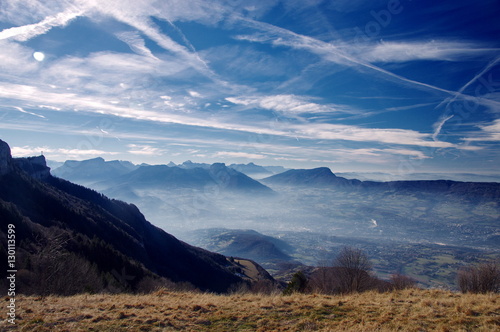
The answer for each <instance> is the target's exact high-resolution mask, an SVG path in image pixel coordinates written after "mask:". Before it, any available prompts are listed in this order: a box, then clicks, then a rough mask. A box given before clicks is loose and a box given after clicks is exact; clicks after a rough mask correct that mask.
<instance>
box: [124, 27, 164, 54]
mask: <svg viewBox="0 0 500 332" xmlns="http://www.w3.org/2000/svg"><path fill="white" fill-rule="evenodd" d="M116 36H117V37H118V39H120V40H121V41H123V42H124V43H126V44H127V45H128V46H129V47H130V49H131V50H132V51H134V52H135V53H137V54H139V55H144V56H147V57H150V58H153V59H156V60H158V58H156V57H155V56H154V55H153V53H151V50H150V49H149V48H147V47H146V42H145V41H144V39H142V38H141V37H140V35H139V33H138V32H137V31H126V32H120V33H117V34H116Z"/></svg>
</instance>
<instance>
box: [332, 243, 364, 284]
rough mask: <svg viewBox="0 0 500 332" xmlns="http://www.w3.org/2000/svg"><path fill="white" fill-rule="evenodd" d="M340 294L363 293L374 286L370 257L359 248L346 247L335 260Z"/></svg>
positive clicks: (334, 264)
mask: <svg viewBox="0 0 500 332" xmlns="http://www.w3.org/2000/svg"><path fill="white" fill-rule="evenodd" d="M332 265H333V267H334V268H336V269H335V274H336V276H337V279H338V282H339V287H340V292H342V293H352V292H361V291H365V290H367V289H369V288H370V287H371V286H372V277H371V276H370V271H371V269H372V264H371V263H370V260H369V259H368V256H367V255H366V254H365V253H364V252H363V251H362V250H361V249H357V248H351V247H344V248H343V249H342V250H341V251H340V253H339V254H338V256H337V257H336V258H335V259H334V260H333V264H332Z"/></svg>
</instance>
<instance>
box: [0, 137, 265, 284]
mask: <svg viewBox="0 0 500 332" xmlns="http://www.w3.org/2000/svg"><path fill="white" fill-rule="evenodd" d="M0 149H1V150H0V155H1V156H2V159H0V165H2V168H1V171H2V173H1V176H0V215H2V216H3V217H2V219H3V220H5V221H6V222H8V223H12V224H14V225H15V227H16V229H17V230H18V231H17V233H16V236H17V240H18V243H19V246H18V252H19V253H20V257H19V260H20V262H19V263H18V264H19V270H20V271H23V272H22V275H25V276H32V277H29V278H28V277H26V278H25V279H26V280H27V281H26V280H25V281H26V282H24V283H23V282H20V285H21V286H20V287H21V289H22V288H23V287H24V289H29V287H35V286H34V285H35V284H36V280H38V279H42V274H40V273H42V271H41V270H37V269H36V268H34V267H32V265H35V263H27V262H28V261H35V260H36V262H38V259H39V255H40V254H39V253H40V252H44V250H45V249H46V248H47V246H48V247H50V246H51V243H52V244H53V243H54V241H53V240H51V239H52V238H59V237H61V238H64V239H65V240H64V241H63V244H61V247H60V249H59V252H60V253H61V255H63V256H64V255H66V256H64V257H71V259H72V261H78V262H80V264H78V265H80V266H89V271H91V272H89V273H88V275H89V276H93V277H95V280H94V281H93V284H92V287H94V286H95V288H96V289H95V290H96V291H98V290H99V289H100V287H101V288H102V287H104V286H103V285H104V284H107V285H108V286H109V285H110V284H113V281H110V278H112V277H110V275H113V273H118V274H119V272H118V271H122V272H123V274H126V273H128V274H130V275H131V280H128V279H127V278H125V282H124V283H125V285H121V286H120V285H119V284H120V280H118V282H117V281H116V280H115V281H114V284H115V286H116V285H118V286H116V287H118V288H119V287H121V288H122V289H138V287H139V284H140V282H141V280H143V279H144V278H146V277H148V278H149V279H154V280H158V279H159V278H167V279H168V280H171V281H173V282H189V283H190V284H192V285H194V287H197V288H199V289H201V290H208V291H214V292H225V291H227V290H228V289H229V288H230V287H232V286H233V285H235V284H238V283H242V282H248V281H249V280H250V278H245V277H242V275H244V273H243V272H242V270H241V268H240V267H239V266H238V265H237V264H235V263H231V262H230V261H229V260H228V259H227V258H226V257H225V256H223V255H220V254H215V253H212V252H209V251H207V250H204V249H201V248H196V247H193V246H191V245H189V244H187V243H185V242H182V241H180V240H178V239H176V238H175V237H174V236H172V235H170V234H168V233H167V232H165V231H163V230H161V229H160V228H158V227H156V226H154V225H152V224H151V223H149V222H148V221H147V220H146V219H145V218H144V216H143V215H142V213H141V212H140V211H139V209H138V208H137V207H136V206H134V205H131V204H127V203H125V202H121V201H117V200H113V199H109V198H107V197H105V196H104V195H102V194H99V193H97V192H95V191H93V190H90V189H87V188H85V187H83V186H80V185H77V184H73V183H71V182H69V181H66V180H63V179H60V178H56V177H53V176H51V175H50V173H49V175H48V176H47V177H45V178H42V179H40V178H38V177H37V175H36V174H37V172H38V171H39V170H37V169H34V172H33V173H31V174H30V173H29V172H25V171H24V170H23V169H22V168H20V167H18V166H16V160H17V161H18V162H17V164H18V165H19V159H12V157H11V156H10V148H8V145H7V144H6V143H4V142H3V141H1V140H0ZM7 152H9V153H8V154H7ZM42 160H45V159H44V158H43V159H42V158H40V157H37V158H35V159H33V158H26V159H21V164H22V165H25V164H27V163H28V164H29V163H30V162H34V164H33V165H38V166H40V167H41V166H42V165H41V164H40V163H41V162H42ZM25 166H26V165H25ZM25 168H26V167H25ZM45 168H46V169H47V170H48V167H46V166H45ZM27 169H28V171H29V170H30V169H29V167H27ZM0 239H1V240H2V241H1V244H2V248H1V249H2V250H0V252H1V253H2V255H1V256H2V257H3V254H4V252H5V248H6V245H5V243H4V241H6V240H5V239H6V234H4V230H2V231H1V232H0ZM37 239H38V240H37ZM97 248H100V249H99V250H98V251H97V252H96V250H97ZM98 252H101V254H98ZM37 253H38V254H37ZM106 259H107V260H106ZM52 263H53V264H56V262H51V264H52ZM66 263H69V260H66V259H63V260H61V262H60V264H66ZM122 269H123V270H122ZM65 272H67V273H68V275H71V271H65ZM2 274H5V271H3V273H2ZM39 274H40V275H39ZM35 277H36V278H35ZM259 277H262V278H264V279H266V278H267V279H272V278H271V277H270V276H269V275H261V276H259ZM33 278H35V279H33ZM61 278H63V279H64V277H62V276H61ZM68 278H69V277H68ZM79 278H80V279H81V278H82V277H79ZM83 278H84V277H83ZM122 281H123V280H122ZM82 283H83V282H82ZM23 285H24V286H23ZM83 286H84V284H82V285H80V287H83ZM87 286H89V285H87ZM75 287H76V288H75ZM78 287H79V286H78V285H73V288H72V289H71V290H68V292H69V293H72V292H75V289H77V288H78ZM89 287H90V286H89ZM79 290H80V291H81V289H79ZM61 292H63V290H61Z"/></svg>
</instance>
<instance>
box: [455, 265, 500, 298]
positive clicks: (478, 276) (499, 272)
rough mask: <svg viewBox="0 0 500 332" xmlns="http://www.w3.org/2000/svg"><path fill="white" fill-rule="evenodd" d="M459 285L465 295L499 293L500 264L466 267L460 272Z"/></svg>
mask: <svg viewBox="0 0 500 332" xmlns="http://www.w3.org/2000/svg"><path fill="white" fill-rule="evenodd" d="M457 283H458V287H459V288H460V291H462V292H463V293H489V292H493V293H499V292H500V264H499V263H498V262H488V263H482V264H479V265H478V266H475V267H465V268H463V269H461V270H460V271H459V272H458V276H457Z"/></svg>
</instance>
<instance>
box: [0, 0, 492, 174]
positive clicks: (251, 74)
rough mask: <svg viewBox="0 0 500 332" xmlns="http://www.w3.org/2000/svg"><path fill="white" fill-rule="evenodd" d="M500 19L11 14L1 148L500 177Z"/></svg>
mask: <svg viewBox="0 0 500 332" xmlns="http://www.w3.org/2000/svg"><path fill="white" fill-rule="evenodd" d="M498 17H500V2H499V1H498V0H481V1H477V0H475V1H468V0H466V1H464V0H461V1H457V0H454V1H449V0H445V1H428V0H420V1H415V0H413V1H412V0H383V1H379V0H369V1H368V0H366V1H363V0H338V1H335V0H328V1H327V0H307V1H306V0H302V1H299V0H282V1H280V0H225V1H220V0H161V1H156V0H133V1H132V0H121V1H116V0H107V1H97V0H74V1H71V0H51V1H43V2H42V1H34V0H2V1H1V2H0V139H2V140H4V141H6V142H7V143H9V145H10V146H11V149H12V153H13V155H14V156H17V157H23V156H31V155H40V153H42V152H43V154H44V155H45V157H46V158H47V159H49V160H56V161H64V160H68V159H76V160H83V159H89V158H94V157H98V156H100V157H103V158H104V159H106V160H115V159H119V160H129V161H132V162H134V163H143V162H144V163H150V164H166V163H168V162H170V161H173V162H174V163H181V162H183V161H186V160H192V161H193V162H208V163H212V162H224V163H226V164H231V163H249V162H254V163H256V164H260V165H282V166H285V167H289V168H313V167H320V166H326V167H330V168H331V169H332V170H333V171H334V172H335V171H337V172H341V171H372V172H380V171H382V172H392V173H399V174H403V173H413V172H438V173H455V172H457V173H459V172H468V173H477V174H486V173H487V174H499V173H500V167H499V166H498V165H500V154H499V140H500V117H499V113H500V38H499V37H500V20H499V19H498Z"/></svg>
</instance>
